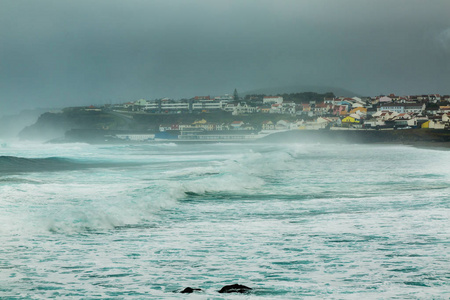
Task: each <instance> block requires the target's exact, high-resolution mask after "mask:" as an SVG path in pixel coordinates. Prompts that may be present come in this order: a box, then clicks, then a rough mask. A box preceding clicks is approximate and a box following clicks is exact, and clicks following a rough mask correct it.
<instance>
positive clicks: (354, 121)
mask: <svg viewBox="0 0 450 300" xmlns="http://www.w3.org/2000/svg"><path fill="white" fill-rule="evenodd" d="M342 123H351V124H359V123H361V120H360V119H357V118H354V117H351V116H348V117H345V118H344V119H342Z"/></svg>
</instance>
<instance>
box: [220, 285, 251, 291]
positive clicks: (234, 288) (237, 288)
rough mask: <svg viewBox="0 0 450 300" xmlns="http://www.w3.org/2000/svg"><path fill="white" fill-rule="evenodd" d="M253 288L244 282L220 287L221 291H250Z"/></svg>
mask: <svg viewBox="0 0 450 300" xmlns="http://www.w3.org/2000/svg"><path fill="white" fill-rule="evenodd" d="M251 290H252V288H249V287H248V286H245V285H242V284H231V285H226V286H224V287H223V288H221V289H220V291H219V293H248V292H249V291H251Z"/></svg>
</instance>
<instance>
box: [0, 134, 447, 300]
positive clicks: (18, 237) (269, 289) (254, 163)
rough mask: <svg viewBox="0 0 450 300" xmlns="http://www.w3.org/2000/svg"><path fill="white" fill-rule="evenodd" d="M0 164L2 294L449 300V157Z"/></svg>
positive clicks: (304, 149)
mask: <svg viewBox="0 0 450 300" xmlns="http://www.w3.org/2000/svg"><path fill="white" fill-rule="evenodd" d="M0 155H1V157H0V222H1V223H0V224H1V226H0V245H1V246H0V298H11V299H14V298H17V299H22V298H31V299H34V298H52V297H54V298H74V299H76V298H83V299H86V298H87V299H89V298H115V297H117V298H130V299H133V298H134V299H142V298H179V297H180V294H176V293H174V292H173V291H177V290H180V289H182V288H184V287H187V286H190V287H196V288H202V289H203V291H202V292H201V293H198V294H196V296H194V297H197V298H205V299H206V298H221V297H223V295H221V294H218V293H217V290H219V289H220V288H221V287H222V286H224V285H227V284H231V283H240V284H244V285H247V286H249V287H252V288H253V289H254V290H253V291H252V293H250V294H248V295H246V296H245V297H247V298H250V299H252V298H255V299H260V298H266V299H276V298H277V299H299V298H305V299H309V298H311V299H323V298H331V299H379V298H390V299H405V298H412V299H431V298H433V299H448V298H449V297H450V250H449V247H450V225H449V224H450V220H449V219H450V152H449V151H437V150H426V149H416V148H412V147H404V146H373V145H372V146H368V145H299V144H291V145H267V144H266V145H256V144H254V145H251V144H244V145H239V144H210V145H205V144H202V145H192V144H191V145H182V146H181V145H175V144H155V145H129V146H128V145H111V146H92V145H85V144H67V145H38V144H36V145H29V144H28V145H27V144H14V143H13V144H7V145H3V147H2V148H0ZM228 297H229V296H228ZM234 297H237V298H241V297H242V296H234Z"/></svg>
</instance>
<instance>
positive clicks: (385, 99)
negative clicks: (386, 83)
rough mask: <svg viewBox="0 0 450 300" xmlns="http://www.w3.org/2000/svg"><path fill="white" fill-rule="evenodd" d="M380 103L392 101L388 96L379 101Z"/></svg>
mask: <svg viewBox="0 0 450 300" xmlns="http://www.w3.org/2000/svg"><path fill="white" fill-rule="evenodd" d="M378 101H379V103H390V102H392V99H391V98H389V97H386V96H383V97H381V98H380V99H378Z"/></svg>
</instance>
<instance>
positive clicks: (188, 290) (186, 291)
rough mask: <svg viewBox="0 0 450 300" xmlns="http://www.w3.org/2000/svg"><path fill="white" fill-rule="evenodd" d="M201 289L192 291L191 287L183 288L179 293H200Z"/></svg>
mask: <svg viewBox="0 0 450 300" xmlns="http://www.w3.org/2000/svg"><path fill="white" fill-rule="evenodd" d="M201 290H202V289H193V288H191V287H187V288H185V289H184V290H182V291H181V292H180V293H181V294H191V293H193V292H199V291H201Z"/></svg>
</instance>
